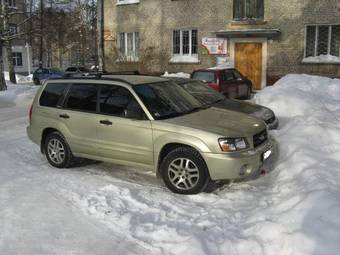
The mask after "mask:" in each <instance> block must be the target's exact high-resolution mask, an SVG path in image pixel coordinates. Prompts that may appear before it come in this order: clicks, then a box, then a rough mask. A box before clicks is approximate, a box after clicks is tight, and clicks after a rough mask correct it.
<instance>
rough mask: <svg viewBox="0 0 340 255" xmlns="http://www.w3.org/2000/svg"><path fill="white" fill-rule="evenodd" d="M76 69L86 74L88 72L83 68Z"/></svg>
mask: <svg viewBox="0 0 340 255" xmlns="http://www.w3.org/2000/svg"><path fill="white" fill-rule="evenodd" d="M78 69H79V71H80V72H88V71H89V70H87V69H86V68H85V67H79V68H78Z"/></svg>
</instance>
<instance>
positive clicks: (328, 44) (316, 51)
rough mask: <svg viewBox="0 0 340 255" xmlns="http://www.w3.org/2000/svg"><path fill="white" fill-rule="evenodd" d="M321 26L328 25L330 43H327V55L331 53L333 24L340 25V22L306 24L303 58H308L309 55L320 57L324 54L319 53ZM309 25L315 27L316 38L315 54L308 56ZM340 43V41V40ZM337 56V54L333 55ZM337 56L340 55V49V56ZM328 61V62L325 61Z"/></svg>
mask: <svg viewBox="0 0 340 255" xmlns="http://www.w3.org/2000/svg"><path fill="white" fill-rule="evenodd" d="M321 26H328V43H327V55H331V43H332V30H333V26H340V24H306V25H305V31H304V34H305V38H304V51H303V58H304V59H305V58H308V57H318V56H320V55H323V54H318V42H319V27H321ZM308 27H315V38H314V55H313V56H308V57H307V28H308ZM339 43H340V42H339ZM331 56H335V55H331ZM335 57H340V51H339V56H335ZM324 63H328V62H324Z"/></svg>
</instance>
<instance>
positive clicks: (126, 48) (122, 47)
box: [118, 32, 139, 61]
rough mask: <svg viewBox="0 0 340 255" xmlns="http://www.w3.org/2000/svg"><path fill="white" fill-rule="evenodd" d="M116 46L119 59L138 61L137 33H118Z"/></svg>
mask: <svg viewBox="0 0 340 255" xmlns="http://www.w3.org/2000/svg"><path fill="white" fill-rule="evenodd" d="M118 48H119V59H120V60H121V61H138V51H139V33H138V32H132V33H119V34H118Z"/></svg>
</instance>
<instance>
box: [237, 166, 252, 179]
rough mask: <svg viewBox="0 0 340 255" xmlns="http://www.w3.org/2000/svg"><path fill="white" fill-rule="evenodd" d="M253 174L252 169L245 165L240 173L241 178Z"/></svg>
mask: <svg viewBox="0 0 340 255" xmlns="http://www.w3.org/2000/svg"><path fill="white" fill-rule="evenodd" d="M250 173H251V168H250V167H249V165H243V166H242V167H241V168H240V172H239V175H240V176H244V175H246V174H247V175H248V174H250Z"/></svg>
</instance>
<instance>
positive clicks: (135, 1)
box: [117, 0, 139, 5]
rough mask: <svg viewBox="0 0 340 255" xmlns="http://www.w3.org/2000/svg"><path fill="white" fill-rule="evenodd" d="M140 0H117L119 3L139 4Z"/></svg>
mask: <svg viewBox="0 0 340 255" xmlns="http://www.w3.org/2000/svg"><path fill="white" fill-rule="evenodd" d="M138 3H139V0H117V5H123V4H138Z"/></svg>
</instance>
